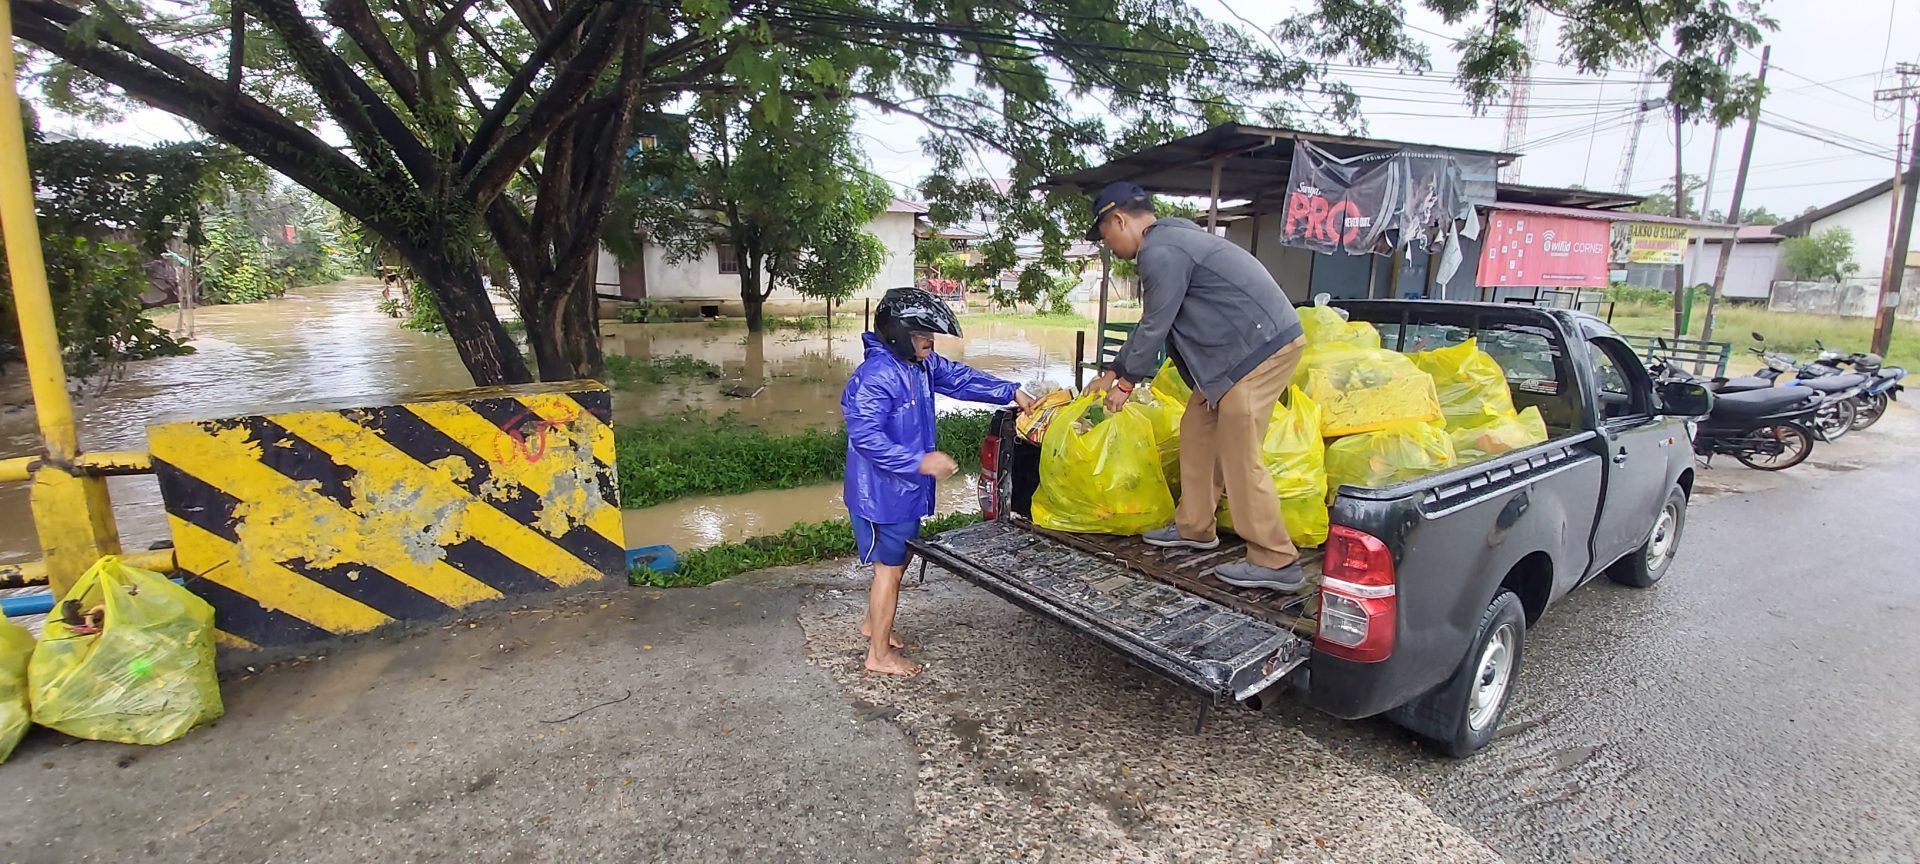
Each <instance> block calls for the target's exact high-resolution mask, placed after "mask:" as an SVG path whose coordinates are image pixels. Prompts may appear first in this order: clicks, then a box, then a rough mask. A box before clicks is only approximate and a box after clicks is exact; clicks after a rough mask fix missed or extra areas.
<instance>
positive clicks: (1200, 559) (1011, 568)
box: [913, 517, 1320, 702]
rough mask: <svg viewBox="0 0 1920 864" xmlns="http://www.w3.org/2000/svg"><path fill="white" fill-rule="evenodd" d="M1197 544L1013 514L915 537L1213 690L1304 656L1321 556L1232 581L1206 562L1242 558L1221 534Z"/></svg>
mask: <svg viewBox="0 0 1920 864" xmlns="http://www.w3.org/2000/svg"><path fill="white" fill-rule="evenodd" d="M1221 540H1222V543H1221V546H1220V548H1219V549H1215V550H1212V551H1207V552H1197V551H1192V550H1162V549H1156V548H1154V547H1151V546H1148V545H1146V543H1145V542H1143V541H1141V540H1140V538H1138V537H1116V536H1110V535H1091V534H1063V533H1059V532H1054V531H1047V530H1043V529H1040V528H1037V527H1035V526H1034V525H1033V524H1032V523H1031V522H1029V521H1027V520H1025V519H1022V518H1019V517H1007V518H1002V519H1000V520H997V521H993V522H983V523H980V524H978V525H973V526H969V527H967V528H962V529H958V530H955V531H949V532H947V533H945V534H941V535H939V536H937V537H929V538H925V539H922V540H917V541H914V544H913V546H914V549H915V551H917V552H919V553H920V554H921V555H924V556H925V557H926V558H927V559H928V560H930V561H932V562H933V563H935V564H938V565H940V566H941V567H942V568H944V569H947V570H950V571H952V572H954V573H956V574H958V575H959V576H961V577H962V578H964V579H967V580H968V581H970V582H973V583H975V584H977V585H979V586H981V587H983V588H986V589H987V590H989V591H991V592H993V593H995V594H998V595H1000V596H1002V597H1004V598H1006V599H1008V600H1011V601H1013V602H1014V603H1017V604H1019V605H1021V606H1023V607H1025V608H1027V609H1029V610H1030V611H1033V612H1036V613H1039V614H1041V615H1043V616H1045V617H1048V618H1052V619H1054V620H1056V621H1059V622H1060V623H1062V624H1064V625H1066V626H1067V627H1069V628H1071V629H1073V630H1075V631H1076V632H1079V633H1080V634H1081V635H1083V636H1086V637H1088V638H1092V639H1094V640H1096V641H1099V642H1102V643H1105V644H1106V645H1108V647H1111V648H1114V649H1115V650H1118V651H1120V652H1121V653H1122V654H1124V655H1126V656H1128V657H1129V658H1130V659H1132V660H1134V661H1135V662H1137V663H1140V664H1141V665H1144V666H1146V667H1147V668H1149V669H1152V670H1153V671H1155V672H1158V673H1160V674H1162V675H1164V676H1166V677H1168V678H1170V679H1172V680H1173V681H1175V682H1176V683H1180V684H1183V685H1186V686H1187V687H1189V688H1192V689H1193V690H1195V691H1197V692H1199V693H1201V694H1202V695H1203V696H1207V697H1210V698H1213V699H1215V700H1216V701H1222V702H1224V701H1228V700H1230V699H1245V698H1247V697H1249V696H1252V695H1254V694H1255V693H1258V692H1260V691H1261V690H1263V689H1265V688H1266V687H1268V686H1271V685H1272V684H1274V683H1275V682H1277V681H1279V680H1280V679H1281V678H1282V677H1284V676H1285V675H1286V674H1287V673H1288V672H1289V671H1291V670H1292V669H1293V668H1294V667H1296V666H1298V665H1299V664H1300V663H1301V662H1304V660H1305V659H1306V657H1307V654H1308V650H1309V638H1310V637H1311V635H1312V633H1313V628H1314V619H1313V615H1314V613H1315V612H1316V611H1317V608H1316V607H1317V604H1318V601H1319V594H1318V588H1319V573H1320V554H1319V552H1318V551H1309V552H1308V553H1307V554H1306V555H1305V556H1304V557H1303V559H1302V561H1303V565H1304V566H1305V567H1306V569H1307V570H1308V572H1309V573H1310V574H1311V578H1309V580H1308V582H1307V585H1306V586H1305V587H1303V588H1301V589H1300V590H1298V591H1295V592H1291V593H1281V592H1277V591H1270V590H1265V589H1247V588H1235V587H1233V586H1230V585H1227V584H1225V583H1223V582H1220V581H1218V580H1216V579H1214V578H1213V576H1212V572H1213V569H1214V568H1215V567H1218V566H1219V565H1221V564H1225V563H1228V562H1231V561H1237V560H1241V559H1244V558H1245V557H1246V545H1245V544H1244V543H1242V542H1241V541H1240V540H1239V539H1238V538H1235V537H1232V536H1231V535H1223V536H1222V538H1221Z"/></svg>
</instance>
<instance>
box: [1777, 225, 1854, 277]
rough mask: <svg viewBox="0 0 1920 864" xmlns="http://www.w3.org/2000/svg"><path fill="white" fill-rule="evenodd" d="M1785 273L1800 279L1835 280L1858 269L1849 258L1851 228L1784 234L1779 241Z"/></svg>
mask: <svg viewBox="0 0 1920 864" xmlns="http://www.w3.org/2000/svg"><path fill="white" fill-rule="evenodd" d="M1780 253H1781V256H1782V259H1783V262H1784V263H1785V265H1786V268H1787V276H1788V277H1790V278H1793V279H1801V280H1822V281H1825V280H1831V281H1834V282H1838V281H1840V280H1842V279H1845V278H1847V277H1848V276H1852V275H1853V274H1855V273H1857V272H1859V271H1860V265H1859V264H1856V263H1854V260H1853V232H1851V231H1848V230H1847V229H1845V228H1828V229H1827V230H1825V231H1820V232H1817V233H1814V234H1810V235H1807V236H1805V237H1788V238H1787V239H1786V241H1785V242H1783V243H1781V244H1780Z"/></svg>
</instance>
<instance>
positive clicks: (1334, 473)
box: [1327, 423, 1454, 501]
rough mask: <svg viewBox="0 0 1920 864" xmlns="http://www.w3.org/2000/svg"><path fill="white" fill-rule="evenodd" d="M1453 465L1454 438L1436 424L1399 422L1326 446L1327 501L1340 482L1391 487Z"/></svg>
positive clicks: (1350, 436)
mask: <svg viewBox="0 0 1920 864" xmlns="http://www.w3.org/2000/svg"><path fill="white" fill-rule="evenodd" d="M1453 464H1454V455H1453V439H1451V438H1448V437H1447V430H1446V429H1445V428H1444V427H1442V426H1441V425H1440V424H1438V423H1398V424H1395V425H1393V426H1390V427H1388V428H1386V429H1381V430H1378V431H1375V432H1367V433H1364V434H1360V435H1349V436H1347V437H1345V438H1342V439H1340V440H1338V441H1335V442H1333V443H1332V444H1329V445H1327V490H1328V493H1327V494H1328V500H1329V501H1331V500H1332V497H1333V494H1334V493H1336V492H1338V491H1339V489H1340V486H1341V484H1343V483H1352V484H1353V485H1355V486H1392V485H1393V484H1395V483H1402V482H1405V481H1408V480H1412V479H1415V478H1418V477H1424V476H1426V475H1428V474H1432V473H1433V472H1435V471H1441V470H1445V469H1447V468H1450V467H1452V466H1453Z"/></svg>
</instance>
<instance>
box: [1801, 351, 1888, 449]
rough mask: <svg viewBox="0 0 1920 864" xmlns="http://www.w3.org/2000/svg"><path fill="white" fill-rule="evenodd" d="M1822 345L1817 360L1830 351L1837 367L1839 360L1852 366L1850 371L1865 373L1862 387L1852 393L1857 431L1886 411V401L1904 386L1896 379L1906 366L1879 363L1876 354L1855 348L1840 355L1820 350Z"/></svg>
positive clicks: (1825, 356)
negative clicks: (1855, 392)
mask: <svg viewBox="0 0 1920 864" xmlns="http://www.w3.org/2000/svg"><path fill="white" fill-rule="evenodd" d="M1824 347H1825V346H1822V348H1823V350H1822V351H1821V352H1820V357H1821V362H1823V363H1825V362H1828V361H1827V357H1828V355H1829V354H1831V355H1833V358H1832V361H1831V362H1832V363H1833V364H1834V368H1836V369H1837V368H1839V365H1840V364H1845V365H1847V366H1851V367H1853V371H1854V372H1856V373H1859V374H1861V375H1865V376H1867V386H1866V388H1865V390H1864V391H1863V392H1861V394H1860V395H1858V396H1855V397H1854V402H1855V403H1856V410H1855V411H1854V418H1853V429H1854V431H1856V432H1858V431H1860V430H1861V429H1865V428H1867V427H1869V426H1872V425H1873V424H1875V423H1878V422H1880V418H1881V417H1882V416H1885V415H1886V413H1887V403H1889V402H1892V401H1893V400H1895V399H1898V398H1900V391H1902V390H1904V389H1906V386H1905V385H1903V384H1901V383H1900V381H1901V379H1903V378H1906V377H1907V370H1906V369H1905V368H1904V367H1900V366H1886V365H1883V360H1882V358H1881V357H1880V355H1878V354H1871V353H1867V352H1863V351H1855V352H1853V353H1852V354H1847V355H1844V356H1842V355H1841V354H1840V352H1838V351H1828V350H1824Z"/></svg>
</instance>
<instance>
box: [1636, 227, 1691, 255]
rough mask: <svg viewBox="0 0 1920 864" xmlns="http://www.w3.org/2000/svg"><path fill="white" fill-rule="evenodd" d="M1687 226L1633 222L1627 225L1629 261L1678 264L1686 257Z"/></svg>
mask: <svg viewBox="0 0 1920 864" xmlns="http://www.w3.org/2000/svg"><path fill="white" fill-rule="evenodd" d="M1686 253H1687V228H1686V226H1684V225H1653V224H1648V223H1645V222H1632V223H1629V224H1628V225H1627V263H1629V264H1678V263H1680V261H1681V260H1682V259H1683V258H1685V257H1686Z"/></svg>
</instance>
